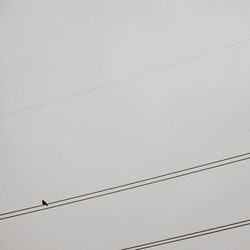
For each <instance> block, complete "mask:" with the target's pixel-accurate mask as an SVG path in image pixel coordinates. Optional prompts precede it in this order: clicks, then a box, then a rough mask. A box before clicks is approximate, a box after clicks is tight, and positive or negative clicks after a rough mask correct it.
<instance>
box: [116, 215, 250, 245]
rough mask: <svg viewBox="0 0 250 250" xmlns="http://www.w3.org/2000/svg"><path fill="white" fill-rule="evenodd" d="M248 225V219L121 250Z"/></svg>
mask: <svg viewBox="0 0 250 250" xmlns="http://www.w3.org/2000/svg"><path fill="white" fill-rule="evenodd" d="M248 225H250V219H248V220H244V221H240V222H235V223H231V224H227V225H222V226H218V227H214V228H209V229H205V230H201V231H196V232H193V233H188V234H183V235H179V236H175V237H171V238H167V239H163V240H159V241H153V242H148V243H145V244H140V245H136V246H132V247H127V248H122V249H121V250H132V249H133V250H142V249H147V248H152V247H156V246H161V245H166V244H170V243H174V242H178V241H183V240H188V239H192V238H197V237H201V236H205V235H209V234H214V233H218V232H223V231H227V230H231V229H235V228H239V227H244V226H248Z"/></svg>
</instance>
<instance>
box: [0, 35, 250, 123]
mask: <svg viewBox="0 0 250 250" xmlns="http://www.w3.org/2000/svg"><path fill="white" fill-rule="evenodd" d="M249 41H250V38H248V39H244V40H241V41H238V42H235V43H231V44H228V45H226V46H223V47H220V48H217V49H213V50H209V51H206V52H203V53H200V54H198V55H195V56H191V57H186V58H184V59H182V60H177V61H175V62H172V63H169V64H166V65H163V66H160V67H156V68H152V69H150V70H147V71H144V72H141V73H137V74H134V75H130V76H127V77H125V78H123V79H120V80H117V81H113V82H109V83H106V84H101V85H99V86H97V87H94V88H89V89H86V90H82V91H79V92H76V93H74V94H71V95H66V96H62V97H58V98H55V99H53V100H50V101H47V102H43V103H39V104H35V105H33V106H28V107H26V108H22V109H19V110H16V111H12V112H9V113H6V114H2V115H0V118H4V117H8V116H11V115H15V114H18V113H21V112H25V111H29V110H32V109H37V108H40V107H42V106H45V105H49V104H52V103H57V102H61V101H64V100H67V99H70V98H73V97H76V96H80V95H84V94H87V93H90V92H94V91H97V90H100V89H104V88H107V87H111V86H114V85H117V84H120V83H123V82H126V81H129V80H132V79H136V78H139V77H142V76H144V75H147V74H151V73H154V72H157V71H161V70H164V69H167V68H170V67H173V66H175V65H178V64H183V63H186V62H188V61H193V60H196V59H198V58H201V57H204V56H208V55H210V54H214V53H218V52H220V51H222V50H225V49H228V48H231V47H235V46H239V45H241V44H243V43H247V42H249Z"/></svg>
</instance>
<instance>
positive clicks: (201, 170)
mask: <svg viewBox="0 0 250 250" xmlns="http://www.w3.org/2000/svg"><path fill="white" fill-rule="evenodd" d="M249 159H250V157H247V158H243V159H239V160H234V161H231V162H227V163H223V164H219V165H216V166H212V167H207V168H204V169H199V170H195V171H192V172H188V173H184V174H179V175H176V176H172V177H168V178H164V179H160V180H156V181H151V182H148V183H144V184H139V185H135V186H132V187H127V188H123V189H119V190H115V191H111V192H107V193H104V194H99V195H95V196H91V197H87V198H83V199H79V200H76V201H69V202H65V203H63V204H59V205H55V206H49V207H46V208H42V209H36V210H32V211H28V212H24V213H19V214H15V215H11V216H7V217H3V218H0V220H5V219H10V218H14V217H19V216H23V215H27V214H31V213H36V212H40V211H43V210H47V209H52V208H57V207H61V206H66V205H69V204H73V203H77V202H81V201H86V200H91V199H96V198H99V197H103V196H108V195H111V194H115V193H120V192H124V191H127V190H132V189H136V188H140V187H144V186H148V185H152V184H156V183H160V182H163V181H168V180H172V179H176V178H179V177H183V176H187V175H191V174H195V173H199V172H203V171H206V170H211V169H215V168H219V167H222V166H227V165H231V164H233V163H237V162H241V161H245V160H249ZM124 185H127V184H124ZM113 189H114V188H113ZM106 190H108V189H106ZM98 192H101V191H96V192H93V193H98ZM93 193H92V194H93ZM90 194H91V193H90ZM85 195H89V194H85ZM53 203H56V202H53ZM53 203H52V202H51V203H48V204H49V205H51V204H53Z"/></svg>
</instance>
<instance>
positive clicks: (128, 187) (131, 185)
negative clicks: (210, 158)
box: [0, 153, 250, 220]
mask: <svg viewBox="0 0 250 250" xmlns="http://www.w3.org/2000/svg"><path fill="white" fill-rule="evenodd" d="M249 154H250V153H246V154H241V155H238V156H233V157H229V158H225V159H222V160H217V161H214V162H210V163H206V164H202V165H198V166H195V167H191V168H187V169H182V170H178V171H175V172H171V173H167V174H163V175H159V176H155V177H151V178H147V179H143V180H139V181H134V182H130V183H127V184H123V185H119V186H114V187H110V188H106V189H102V190H99V191H95V192H91V193H86V194H82V195H78V196H73V197H70V198H65V199H61V200H56V201H53V202H48V204H49V207H46V208H41V209H36V210H32V211H28V212H24V213H19V214H15V215H11V216H7V217H3V218H0V220H5V219H9V218H13V217H18V216H22V215H26V214H31V213H36V212H39V211H42V210H47V209H52V208H56V207H60V206H65V205H69V204H73V203H77V202H81V201H86V200H90V199H95V198H98V197H103V196H108V195H111V194H114V193H120V192H123V191H127V190H131V189H135V188H139V187H144V186H148V185H152V184H155V183H159V182H163V181H167V180H171V179H176V178H179V177H183V176H187V175H191V174H195V173H199V172H202V171H206V170H210V169H215V168H219V167H223V166H227V165H231V164H234V163H237V162H241V161H246V160H249V159H250V157H246V158H243V159H237V160H234V161H230V162H226V163H222V164H219V165H215V166H211V167H207V168H202V169H198V168H201V167H204V166H207V165H211V164H214V163H218V162H222V161H226V160H229V159H230V160H231V159H235V158H238V157H240V156H246V155H249ZM195 169H198V170H195ZM190 170H192V171H191V172H187V171H190ZM183 172H187V173H183ZM180 173H182V174H180ZM174 174H178V175H175V176H171V177H167V176H169V175H174ZM162 177H167V178H163V179H160V178H162ZM149 180H150V182H146V181H149ZM144 182H146V183H144ZM140 183H142V184H140ZM135 184H137V185H135ZM121 188H122V189H121ZM117 189H118V190H117ZM111 190H114V191H111ZM107 191H110V192H107ZM104 192H107V193H104ZM94 194H95V196H91V197H87V198H83V199H79V200H74V201H70V202H65V201H69V200H73V199H76V198H81V197H86V196H90V195H94ZM61 202H65V203H63V204H59V205H55V206H51V205H52V204H56V203H61ZM38 207H44V206H43V205H38V206H32V207H27V208H23V209H19V210H15V211H11V212H7V213H2V214H0V216H5V215H9V214H14V213H17V212H21V211H26V210H30V209H33V208H38Z"/></svg>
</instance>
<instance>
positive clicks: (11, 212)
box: [0, 153, 250, 216]
mask: <svg viewBox="0 0 250 250" xmlns="http://www.w3.org/2000/svg"><path fill="white" fill-rule="evenodd" d="M247 155H250V153H244V154H239V155H235V156H231V157H227V158H223V159H221V160H216V161H212V162H208V163H205V164H200V165H197V166H194V167H190V168H185V169H181V170H178V171H174V172H171V173H166V174H162V175H157V176H153V177H150V178H146V179H142V180H138V181H133V182H129V183H126V184H122V185H118V186H113V187H110V188H105V189H101V190H98V191H94V192H90V193H85V194H80V195H76V196H72V197H69V198H64V199H60V200H56V201H53V202H49V205H52V204H56V203H61V202H64V201H68V200H72V199H77V198H81V197H85V196H89V195H93V194H98V193H102V192H105V191H111V190H114V189H117V188H121V187H127V186H130V185H134V184H138V183H142V182H145V181H150V180H154V179H159V178H161V177H165V176H169V175H173V174H178V173H182V172H186V171H189V170H194V169H198V168H201V167H205V166H209V165H212V164H215V163H219V162H223V161H227V160H232V159H235V158H239V157H243V156H247ZM39 207H43V205H36V206H30V207H26V208H22V209H18V210H13V211H10V212H6V213H1V214H0V216H3V215H8V214H13V213H17V212H22V211H26V210H30V209H34V208H39Z"/></svg>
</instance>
